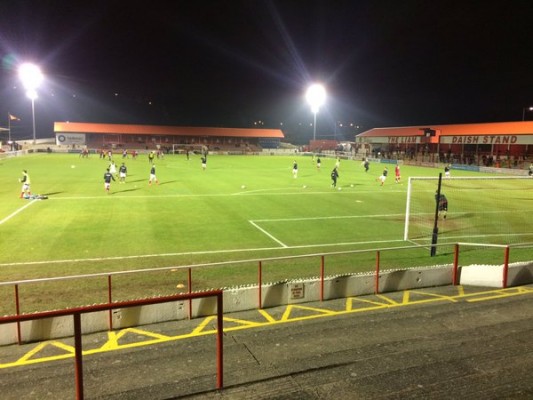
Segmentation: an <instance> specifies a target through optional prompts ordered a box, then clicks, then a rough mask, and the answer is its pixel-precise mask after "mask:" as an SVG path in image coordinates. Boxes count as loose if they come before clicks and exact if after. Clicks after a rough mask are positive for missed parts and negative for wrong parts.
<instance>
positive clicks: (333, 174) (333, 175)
mask: <svg viewBox="0 0 533 400" xmlns="http://www.w3.org/2000/svg"><path fill="white" fill-rule="evenodd" d="M338 177H339V172H338V171H337V167H335V168H333V171H331V180H332V181H333V182H332V183H331V187H337V178H338Z"/></svg>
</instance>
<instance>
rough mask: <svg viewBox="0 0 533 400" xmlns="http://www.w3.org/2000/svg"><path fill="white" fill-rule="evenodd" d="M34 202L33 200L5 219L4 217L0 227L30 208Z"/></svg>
mask: <svg viewBox="0 0 533 400" xmlns="http://www.w3.org/2000/svg"><path fill="white" fill-rule="evenodd" d="M34 202H35V200H32V201H30V202H29V203H28V204H26V205H25V206H22V207H20V208H19V209H18V210H16V211H15V212H12V213H11V214H9V215H8V216H7V217H5V218H4V219H3V220H1V221H0V225H2V224H3V223H4V222H7V221H9V220H10V219H11V218H13V217H14V216H15V215H17V214H18V213H19V212H21V211H24V210H25V209H26V208H28V207H29V206H31V205H32V204H33V203H34Z"/></svg>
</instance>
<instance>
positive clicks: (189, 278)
mask: <svg viewBox="0 0 533 400" xmlns="http://www.w3.org/2000/svg"><path fill="white" fill-rule="evenodd" d="M435 246H437V247H440V246H454V257H453V268H452V278H451V282H452V284H454V285H458V284H459V282H458V281H459V277H458V269H459V252H460V248H462V247H465V246H469V247H501V248H505V254H504V276H503V277H502V286H503V287H504V288H506V287H507V275H508V269H509V246H506V245H490V244H478V243H457V244H455V245H453V244H450V243H446V244H438V245H435ZM529 246H530V245H529ZM419 248H420V246H402V247H390V248H382V249H377V250H376V249H370V250H366V249H365V250H350V251H341V252H330V253H320V254H304V255H295V256H285V257H271V258H263V259H247V260H238V261H224V262H217V263H206V264H196V265H189V266H177V267H176V266H172V267H164V268H152V269H142V270H131V271H118V272H109V273H100V274H86V275H74V276H68V277H56V278H43V279H33V280H25V281H15V282H2V283H0V286H6V285H13V286H14V288H15V311H16V315H20V309H21V307H20V297H19V285H21V284H31V283H43V282H52V281H60V280H69V279H84V278H94V277H102V276H104V277H107V301H108V303H109V304H111V303H112V302H113V290H112V287H113V286H112V283H113V282H112V277H113V276H117V275H124V274H139V273H148V272H160V271H165V270H187V288H184V289H186V290H187V293H188V294H189V295H191V294H192V293H193V277H192V271H193V269H199V268H205V267H224V266H227V265H237V264H248V263H252V264H257V265H258V273H257V276H258V278H257V286H258V301H257V308H259V309H262V308H263V298H262V287H263V284H264V282H263V268H264V265H265V263H268V262H270V263H271V262H276V261H283V260H296V259H303V258H311V259H313V258H315V259H316V258H319V259H320V266H319V271H318V272H319V279H320V282H319V284H320V301H323V300H324V281H325V278H326V257H333V256H336V255H347V254H361V253H375V269H374V272H373V273H374V293H376V294H378V293H380V287H379V279H380V276H381V275H380V274H381V267H382V266H381V263H382V261H381V258H382V253H384V252H393V251H405V250H413V249H419ZM188 306H189V307H188V317H189V318H191V317H192V301H189V302H188ZM108 321H109V322H108V325H109V330H112V329H113V318H112V310H111V309H109V316H108ZM17 338H18V343H19V344H21V342H22V341H21V332H20V323H17Z"/></svg>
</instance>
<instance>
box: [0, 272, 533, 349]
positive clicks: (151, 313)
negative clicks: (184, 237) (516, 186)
mask: <svg viewBox="0 0 533 400" xmlns="http://www.w3.org/2000/svg"><path fill="white" fill-rule="evenodd" d="M459 273H460V284H461V285H476V286H488V287H502V277H503V266H490V265H483V266H479V265H473V266H465V267H461V268H460V271H459ZM529 283H533V262H529V263H517V264H513V265H512V266H510V267H509V274H508V286H519V285H525V284H529ZM451 284H452V266H451V265H444V266H438V267H428V268H412V269H407V270H386V271H383V272H382V273H381V274H380V276H379V292H380V293H385V292H395V291H400V290H408V289H419V288H425V287H434V286H446V285H451ZM374 290H375V277H374V274H373V273H366V274H356V275H342V276H333V277H328V278H326V279H325V281H324V300H331V299H337V298H347V297H354V296H362V295H368V294H373V293H374ZM261 301H262V307H263V308H270V307H277V306H282V305H287V304H300V303H307V302H313V301H320V281H319V279H306V280H294V281H290V282H278V283H271V284H265V285H263V287H262V291H261ZM223 302H224V312H225V313H230V312H236V311H244V310H253V309H257V308H259V289H258V287H257V286H256V285H250V286H243V287H237V288H229V289H225V290H224V299H223ZM188 312H189V302H188V301H179V302H171V303H163V304H156V305H149V306H140V307H131V308H124V309H116V310H113V311H112V320H113V329H124V328H128V327H133V326H140V325H146V324H153V323H157V322H163V321H172V320H181V319H187V318H188V317H189V315H188ZM214 314H216V298H205V299H198V300H194V301H193V303H192V317H193V318H199V317H205V316H209V315H214ZM108 319H109V313H108V312H107V311H105V312H95V313H91V314H83V315H82V331H83V333H93V332H103V331H106V330H108ZM73 331H74V329H73V318H72V316H68V317H57V318H49V319H44V320H36V321H28V322H23V323H21V333H22V341H24V342H33V341H40V340H49V339H56V338H61V337H69V336H72V334H73ZM13 343H17V328H16V324H3V325H0V345H7V344H13Z"/></svg>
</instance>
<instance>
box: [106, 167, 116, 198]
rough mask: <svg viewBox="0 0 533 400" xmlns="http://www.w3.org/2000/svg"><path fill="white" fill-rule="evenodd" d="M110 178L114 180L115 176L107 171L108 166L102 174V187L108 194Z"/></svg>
mask: <svg viewBox="0 0 533 400" xmlns="http://www.w3.org/2000/svg"><path fill="white" fill-rule="evenodd" d="M111 180H113V181H114V180H115V177H114V176H113V174H112V173H111V172H109V168H108V169H107V170H106V172H105V174H104V189H105V191H106V192H107V193H108V194H109V188H110V187H111Z"/></svg>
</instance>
